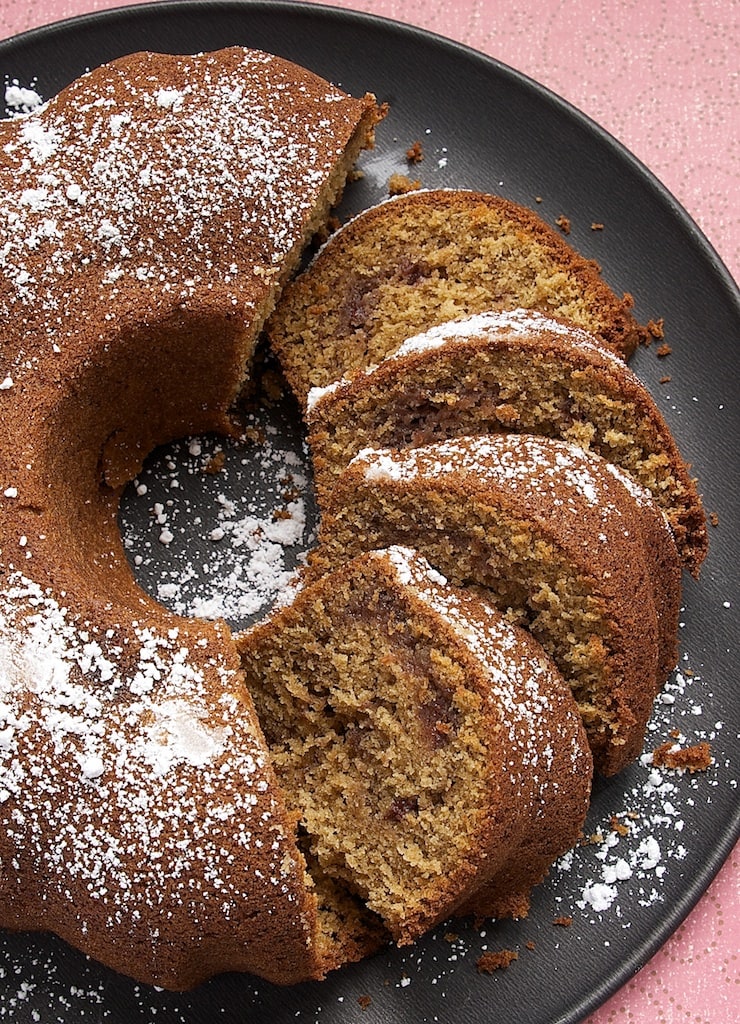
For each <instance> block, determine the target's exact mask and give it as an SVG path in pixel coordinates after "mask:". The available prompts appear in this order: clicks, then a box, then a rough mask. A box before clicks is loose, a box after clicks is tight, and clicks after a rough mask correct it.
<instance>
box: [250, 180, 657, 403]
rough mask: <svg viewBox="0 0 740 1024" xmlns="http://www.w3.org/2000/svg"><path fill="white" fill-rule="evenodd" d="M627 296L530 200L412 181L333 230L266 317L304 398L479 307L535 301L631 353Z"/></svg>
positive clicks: (633, 325) (633, 335) (635, 336)
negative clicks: (413, 186)
mask: <svg viewBox="0 0 740 1024" xmlns="http://www.w3.org/2000/svg"><path fill="white" fill-rule="evenodd" d="M631 304H632V303H631V299H630V298H629V297H628V296H625V297H622V298H620V297H618V296H617V295H615V293H614V292H613V291H612V290H611V288H610V287H609V286H608V285H607V284H606V283H605V281H604V280H603V278H602V277H601V276H600V273H599V270H598V267H597V266H596V264H595V263H594V262H593V261H591V260H587V259H585V258H584V257H583V256H580V255H579V254H578V253H577V252H576V251H575V250H574V249H573V248H572V247H571V246H569V245H568V243H567V242H566V241H565V240H564V239H563V237H562V236H561V235H560V234H558V233H557V232H556V231H554V230H553V229H552V228H550V227H549V225H547V224H545V222H544V221H542V220H541V219H540V218H539V217H538V216H537V215H536V214H535V213H533V212H532V211H531V210H529V209H527V208H525V207H523V206H519V205H517V204H516V203H512V202H510V201H508V200H506V199H502V198H501V197H499V196H493V195H486V194H483V193H479V192H467V191H457V190H440V191H431V192H424V191H422V192H411V193H408V194H406V195H403V196H398V197H396V198H394V199H392V200H389V201H387V202H385V203H382V204H380V205H379V206H375V207H372V208H371V209H369V210H366V211H365V212H364V213H362V214H360V215H359V216H358V217H356V218H355V219H354V220H352V221H350V222H349V223H348V224H346V225H345V226H344V227H343V228H342V229H341V230H340V231H338V232H337V233H336V234H335V235H333V236H332V237H331V238H330V239H329V241H328V243H327V244H326V245H325V246H324V248H323V250H322V251H321V252H320V253H319V254H318V256H317V257H316V258H315V259H314V261H313V263H312V264H311V265H310V266H309V267H308V269H307V270H306V271H305V272H304V273H303V274H301V275H300V276H299V277H298V278H297V279H296V280H295V281H293V282H292V283H291V284H290V285H289V287H288V288H287V289H286V291H285V293H284V295H283V298H282V300H281V302H280V304H279V306H278V308H277V309H276V310H275V313H274V314H273V316H272V317H271V318H270V320H269V322H268V324H267V333H268V336H269V338H270V341H271V343H272V346H273V348H274V349H275V351H276V352H277V354H278V356H279V357H280V361H281V363H282V366H283V369H284V371H285V374H286V377H287V379H288V382H289V384H290V385H291V387H292V389H293V391H294V392H295V394H296V396H297V398H298V400H299V401H300V402H301V403H303V404H304V405H305V402H306V398H307V395H308V392H309V391H310V389H311V388H312V387H325V386H326V385H328V384H331V383H332V381H335V380H339V378H340V377H343V376H346V375H348V374H350V373H352V372H354V371H355V370H360V369H364V368H366V367H368V366H371V365H373V364H375V363H379V362H380V361H381V360H382V359H384V358H385V357H386V356H387V355H389V354H390V353H391V352H395V350H396V349H397V348H398V347H399V346H400V345H401V344H402V343H403V342H404V341H405V340H406V338H408V337H410V336H411V335H412V334H416V333H418V332H420V331H423V330H426V329H427V328H429V327H432V326H434V325H435V324H439V323H444V322H445V321H447V320H453V319H456V318H458V317H461V316H466V315H468V314H472V313H479V312H482V311H483V310H487V309H514V308H517V307H520V306H523V307H526V308H528V309H538V310H541V311H542V312H544V313H548V314H553V315H557V316H561V317H564V318H565V319H567V320H572V321H573V322H574V323H575V324H577V325H579V326H580V327H584V328H586V329H587V330H590V331H592V332H593V333H595V334H598V335H599V336H600V337H601V338H602V339H603V340H604V341H605V343H606V344H607V345H608V346H609V347H610V348H612V349H613V350H614V351H615V352H617V353H619V354H620V355H622V356H624V357H627V356H629V355H630V354H631V353H632V352H633V351H634V349H635V348H636V346H637V345H638V344H639V343H640V342H641V341H644V340H645V339H646V334H645V329H644V328H642V327H641V326H640V325H639V324H638V323H637V322H636V320H635V318H634V316H633V315H632V313H631V311H630V308H631Z"/></svg>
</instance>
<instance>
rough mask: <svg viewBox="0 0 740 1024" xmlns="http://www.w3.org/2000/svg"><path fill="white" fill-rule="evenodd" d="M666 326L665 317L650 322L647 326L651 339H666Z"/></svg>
mask: <svg viewBox="0 0 740 1024" xmlns="http://www.w3.org/2000/svg"><path fill="white" fill-rule="evenodd" d="M664 324H665V321H664V320H663V317H660V318H659V319H658V320H648V322H647V324H646V325H645V326H646V328H647V332H648V334H649V335H650V337H651V338H665V331H664Z"/></svg>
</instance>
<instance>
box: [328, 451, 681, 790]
mask: <svg viewBox="0 0 740 1024" xmlns="http://www.w3.org/2000/svg"><path fill="white" fill-rule="evenodd" d="M319 541H320V545H319V548H318V550H317V551H316V552H315V554H314V556H313V557H314V571H320V570H321V569H322V567H324V566H327V565H329V566H330V565H335V564H336V563H337V562H338V561H341V559H343V558H346V557H349V556H351V555H353V554H355V553H356V552H358V551H362V550H368V549H373V548H378V547H385V546H387V545H389V544H407V545H410V544H411V543H413V544H414V545H415V546H416V548H417V549H418V550H419V551H420V552H421V553H422V554H423V555H424V556H425V557H426V558H427V559H428V560H429V562H430V563H431V564H432V565H433V566H434V567H435V569H437V570H439V571H440V572H442V573H443V574H444V575H445V576H446V577H448V578H449V579H450V581H451V582H453V583H455V584H464V585H472V586H475V587H482V588H485V595H486V598H487V600H489V601H491V602H492V603H495V605H496V606H497V607H498V608H500V609H501V610H503V611H505V612H506V613H507V614H508V615H509V616H511V617H512V618H513V619H515V620H516V621H518V622H519V623H521V624H524V625H526V626H527V628H528V629H529V630H530V631H531V632H532V634H533V635H534V636H535V637H536V638H537V639H538V640H539V641H540V642H541V643H542V645H543V647H544V648H545V649H546V650H547V651H548V653H549V654H550V655H551V656H552V657H553V658H554V660H555V662H556V664H557V665H558V667H559V668H560V670H561V672H562V674H563V676H564V677H565V679H566V680H567V681H568V682H569V683H570V685H571V687H572V689H573V693H574V695H575V698H576V701H577V703H578V706H579V708H580V710H581V714H582V716H583V720H584V722H585V725H586V730H587V733H588V737H589V741H590V743H591V748H592V751H593V753H594V760H595V764H596V767H597V769H599V770H600V771H601V772H603V773H605V774H613V773H614V772H617V771H619V770H620V769H621V768H623V767H624V766H625V765H627V764H629V763H630V761H632V760H633V759H634V757H635V756H636V755H637V754H638V753H639V751H640V749H641V746H642V742H643V735H644V730H645V725H646V722H647V719H648V716H649V713H650V710H651V707H652V703H653V698H654V696H655V694H656V692H657V690H658V688H659V687H660V686H661V685H662V684H663V682H664V681H665V679H666V676H667V674H668V672H669V671H670V670H671V669H672V668H673V667H674V666H675V664H676V658H677V629H678V609H679V600H680V563H679V561H678V556H677V552H676V548H675V545H674V543H673V540H672V538H671V534H670V531H669V529H668V527H667V525H666V522H665V519H664V517H663V515H662V514H661V512H660V511H659V510H658V508H657V507H656V506H655V504H654V502H653V501H652V499H651V498H650V496H649V495H648V494H647V492H645V491H642V490H641V489H640V488H638V486H637V485H635V484H634V483H633V482H632V481H631V480H630V479H629V478H627V477H626V476H625V475H624V474H623V473H622V472H621V471H620V470H618V469H617V468H615V467H614V466H612V465H611V464H610V463H607V462H605V461H604V460H603V459H601V458H600V457H599V456H596V455H592V454H588V453H586V452H584V451H583V450H582V449H580V448H577V447H576V446H574V445H570V444H567V443H565V442H562V441H559V440H555V439H552V438H539V437H532V436H529V435H524V434H521V435H516V434H511V435H503V434H499V435H490V436H488V437H482V438H460V439H456V440H450V441H445V442H439V443H436V444H431V445H428V446H425V447H422V448H414V449H408V450H405V451H400V452H396V451H392V450H388V449H385V450H373V449H369V450H366V451H363V452H361V453H360V454H359V455H357V456H356V457H355V459H353V461H352V462H351V463H350V465H349V466H348V467H347V469H346V470H345V471H344V472H343V473H342V475H341V476H340V477H339V479H338V482H337V485H336V486H335V488H334V490H333V492H332V495H331V498H330V500H329V501H328V502H326V503H325V511H324V517H323V519H322V525H321V530H320V535H319Z"/></svg>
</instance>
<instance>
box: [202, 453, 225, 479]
mask: <svg viewBox="0 0 740 1024" xmlns="http://www.w3.org/2000/svg"><path fill="white" fill-rule="evenodd" d="M225 462H226V452H224V450H223V449H221V451H218V452H215V453H214V454H213V455H212V456H211V458H210V459H209V460H208V462H207V463H206V464H205V466H204V467H203V472H204V473H208V475H209V476H216V475H217V474H218V473H220V472H221V470H222V469H223V468H224V463H225Z"/></svg>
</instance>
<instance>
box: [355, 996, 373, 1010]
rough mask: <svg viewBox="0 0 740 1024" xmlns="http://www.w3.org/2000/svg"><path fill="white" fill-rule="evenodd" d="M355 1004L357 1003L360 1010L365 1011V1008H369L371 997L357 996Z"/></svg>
mask: <svg viewBox="0 0 740 1024" xmlns="http://www.w3.org/2000/svg"><path fill="white" fill-rule="evenodd" d="M357 1002H358V1003H359V1005H360V1009H362V1010H367V1008H368V1007H369V1006H370V1005H371V1003H372V999H371V997H370V996H358V997H357Z"/></svg>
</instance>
